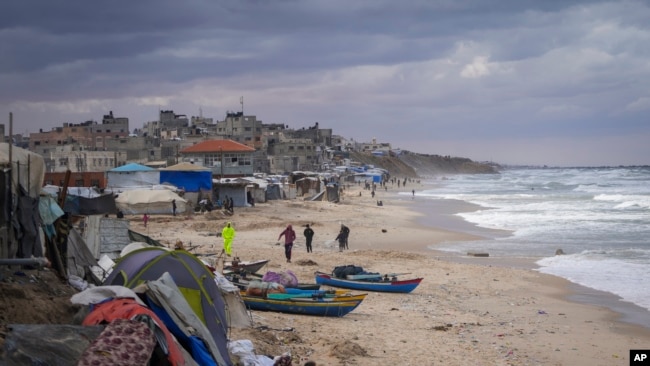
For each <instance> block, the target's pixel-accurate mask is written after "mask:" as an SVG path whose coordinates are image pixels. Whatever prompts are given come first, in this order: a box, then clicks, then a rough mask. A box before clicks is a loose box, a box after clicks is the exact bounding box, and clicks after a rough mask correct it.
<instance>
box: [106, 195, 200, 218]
mask: <svg viewBox="0 0 650 366" xmlns="http://www.w3.org/2000/svg"><path fill="white" fill-rule="evenodd" d="M173 200H176V213H177V214H180V213H183V212H185V211H186V209H187V201H186V200H185V199H183V198H182V197H181V196H179V195H177V194H176V193H174V192H172V191H169V190H166V189H158V190H143V189H139V190H129V191H124V192H122V193H120V194H118V195H117V198H116V199H115V204H116V205H117V208H118V209H119V210H121V211H122V212H124V213H125V214H127V215H139V214H145V213H146V214H159V215H161V214H164V215H171V214H172V213H173V211H172V201H173Z"/></svg>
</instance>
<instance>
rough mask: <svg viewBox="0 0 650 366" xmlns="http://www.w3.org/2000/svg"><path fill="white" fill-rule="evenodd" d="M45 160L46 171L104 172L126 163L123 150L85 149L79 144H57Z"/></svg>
mask: <svg viewBox="0 0 650 366" xmlns="http://www.w3.org/2000/svg"><path fill="white" fill-rule="evenodd" d="M45 161H46V162H49V164H47V163H46V171H47V172H52V173H57V172H58V173H64V172H66V171H67V170H70V171H71V172H72V173H76V172H105V171H107V170H110V169H113V168H115V167H118V166H120V165H124V164H126V161H127V154H126V152H125V151H104V150H86V149H84V148H83V147H82V146H80V145H77V144H75V145H65V146H59V147H57V148H56V149H55V150H54V151H52V152H50V154H49V156H48V157H47V159H45Z"/></svg>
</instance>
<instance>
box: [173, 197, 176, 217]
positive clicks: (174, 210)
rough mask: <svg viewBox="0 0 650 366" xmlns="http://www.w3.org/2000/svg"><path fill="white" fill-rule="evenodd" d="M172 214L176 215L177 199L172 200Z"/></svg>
mask: <svg viewBox="0 0 650 366" xmlns="http://www.w3.org/2000/svg"><path fill="white" fill-rule="evenodd" d="M172 215H173V216H176V200H172Z"/></svg>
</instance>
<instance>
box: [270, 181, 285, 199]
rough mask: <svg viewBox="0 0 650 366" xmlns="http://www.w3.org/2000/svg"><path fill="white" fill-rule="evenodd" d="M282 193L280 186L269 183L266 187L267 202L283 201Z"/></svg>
mask: <svg viewBox="0 0 650 366" xmlns="http://www.w3.org/2000/svg"><path fill="white" fill-rule="evenodd" d="M283 193H284V191H283V190H282V186H281V185H280V184H277V183H270V184H269V185H267V186H266V200H267V201H272V200H281V199H284V195H283Z"/></svg>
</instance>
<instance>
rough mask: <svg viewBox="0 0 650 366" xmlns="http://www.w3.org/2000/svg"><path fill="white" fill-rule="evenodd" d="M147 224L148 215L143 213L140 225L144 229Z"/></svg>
mask: <svg viewBox="0 0 650 366" xmlns="http://www.w3.org/2000/svg"><path fill="white" fill-rule="evenodd" d="M147 222H149V215H147V213H146V212H145V213H144V215H142V223H143V224H144V227H147Z"/></svg>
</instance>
